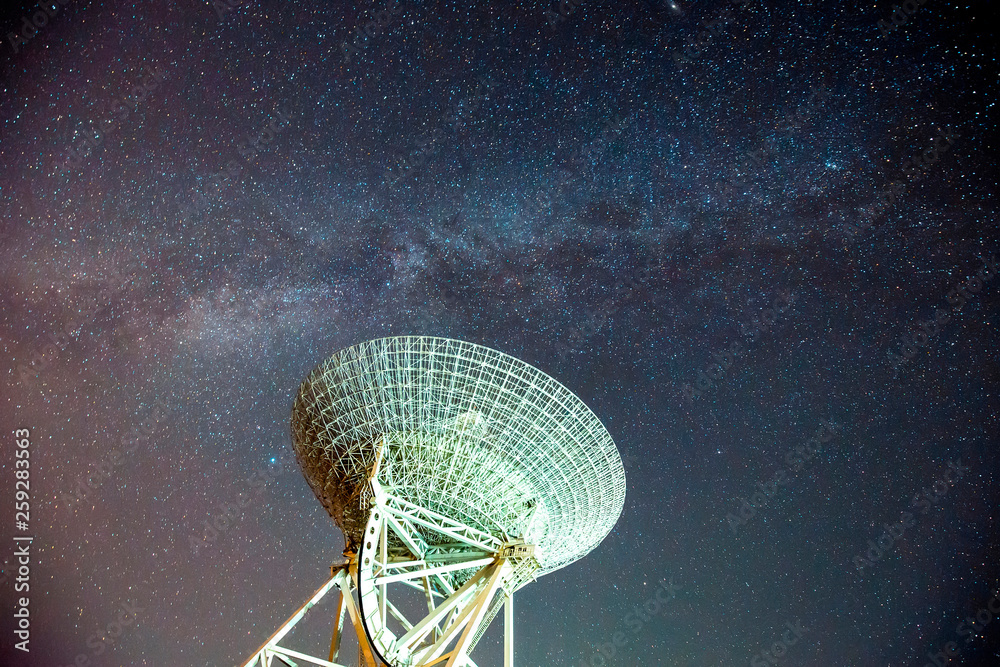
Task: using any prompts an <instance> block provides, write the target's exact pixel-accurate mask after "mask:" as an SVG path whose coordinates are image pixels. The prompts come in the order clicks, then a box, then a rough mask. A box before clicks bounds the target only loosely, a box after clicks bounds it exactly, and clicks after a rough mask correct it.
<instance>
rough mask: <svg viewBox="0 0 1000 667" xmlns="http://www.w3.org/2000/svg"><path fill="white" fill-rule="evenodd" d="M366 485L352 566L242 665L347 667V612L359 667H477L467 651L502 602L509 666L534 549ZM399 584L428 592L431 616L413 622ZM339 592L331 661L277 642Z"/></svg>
mask: <svg viewBox="0 0 1000 667" xmlns="http://www.w3.org/2000/svg"><path fill="white" fill-rule="evenodd" d="M370 483H371V487H372V488H371V491H372V497H373V504H372V512H371V515H370V516H371V518H370V520H369V523H368V526H367V528H366V531H365V537H366V540H365V542H364V545H363V548H362V549H361V551H360V552H359V553H358V554H357V555H356V556H354V557H352V558H351V559H350V560H349V561H348V562H347V563H344V564H342V565H339V566H334V567H332V568H331V577H330V579H329V580H328V581H327V582H326V583H325V584H323V586H322V587H320V589H319V590H317V591H316V593H314V594H313V596H312V597H311V598H310V599H309V601H308V602H306V604H305V605H303V606H302V607H300V608H299V609H298V610H297V611H296V612H295V613H294V614H292V616H291V617H290V618H289V619H288V620H287V621H285V623H284V624H282V626H281V627H280V628H279V629H278V630H277V631H276V632H275V633H274V634H273V635H271V637H270V638H268V640H267V641H266V642H265V643H264V644H263V645H262V646H261V647H260V648H259V649H257V651H255V652H254V654H253V656H251V657H250V658H249V659H248V660H247V661H246V662H245V663H243V665H244V667H275V664H276V661H277V664H287V665H290V666H291V667H299V661H301V662H302V663H303V664H311V665H319V666H320V667H346V666H345V665H343V664H342V663H340V662H335V661H337V660H339V659H340V647H341V638H342V637H343V631H344V618H345V612H346V615H347V616H348V617H350V619H351V625H352V626H353V627H354V630H355V634H356V636H357V639H358V646H359V656H358V657H359V662H360V664H361V665H363V667H376V666H377V665H383V664H386V665H392V666H393V667H432V666H433V665H441V666H442V667H477V665H476V663H475V662H474V661H473V660H472V658H471V657H470V656H469V654H470V653H471V651H472V649H473V648H475V645H476V643H477V642H478V641H479V639H480V638H481V637H482V635H483V633H484V632H485V630H486V628H487V627H488V626H489V624H490V623H491V621H492V620H493V618H494V616H495V615H496V613H497V612H498V611H499V608H500V607H501V606H503V607H504V667H513V665H514V633H513V623H514V616H513V604H514V592H515V591H516V590H518V589H519V588H521V587H523V586H525V585H527V584H528V583H529V582H530V581H532V580H533V579H534V574H535V573H536V572H537V570H538V561H537V560H535V558H534V548H533V545H527V544H524V543H523V542H514V543H500V542H499V541H498V540H496V539H495V538H494V537H493V536H491V535H489V534H486V533H483V532H481V531H478V530H477V529H475V528H473V527H471V526H465V525H462V524H459V523H457V522H455V521H451V520H449V519H448V518H447V517H444V516H441V515H438V514H436V513H435V512H433V511H432V510H428V509H427V508H422V507H419V506H416V505H414V504H413V503H409V502H408V501H406V500H403V499H401V498H397V497H395V496H393V495H392V494H390V493H387V492H386V491H384V490H383V488H382V486H381V484H380V483H379V482H378V481H377V480H375V479H372V480H371V482H370ZM435 537H436V539H435ZM470 572H471V573H472V574H471V576H468V573H470ZM418 582H419V583H418ZM458 582H462V583H461V584H460V585H459V583H458ZM395 584H398V585H402V586H405V587H409V588H413V589H416V590H419V591H421V592H422V593H423V595H424V599H425V602H426V604H427V613H426V614H425V615H424V616H423V617H422V618H419V619H418V618H408V617H407V615H406V614H404V613H403V612H402V611H401V610H400V608H399V607H398V606H397V604H396V603H394V601H393V598H394V595H393V590H392V588H391V586H392V585H395ZM334 588H336V589H338V590H339V592H340V599H339V601H338V604H337V606H336V610H335V612H334V617H333V618H334V625H333V636H332V637H331V640H330V652H329V655H328V657H327V658H326V659H324V658H320V657H318V656H313V655H308V654H306V653H303V652H301V651H296V650H293V649H289V648H287V647H283V646H281V645H280V642H281V641H282V640H283V639H284V638H285V637H286V636H287V635H288V634H289V633H290V632H291V631H292V629H293V628H294V627H295V625H296V624H298V623H299V621H301V620H302V619H303V618H304V617H305V615H306V612H308V611H309V610H310V609H311V608H313V607H314V606H315V605H316V604H317V603H319V602H320V601H321V600H322V599H323V597H325V596H326V595H327V594H328V593H329V592H330V591H331V590H332V589H334ZM355 596H357V597H355ZM390 618H392V619H394V620H395V622H396V623H397V624H398V626H399V627H401V628H402V632H401V634H399V635H397V633H396V632H394V631H393V630H392V628H391V627H390V625H389V619H390Z"/></svg>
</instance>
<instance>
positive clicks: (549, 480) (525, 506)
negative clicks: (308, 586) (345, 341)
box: [245, 336, 625, 667]
mask: <svg viewBox="0 0 1000 667" xmlns="http://www.w3.org/2000/svg"><path fill="white" fill-rule="evenodd" d="M292 440H293V443H294V446H295V452H296V456H297V458H298V461H299V463H300V465H301V466H302V469H303V472H304V474H305V477H306V480H307V481H308V483H309V485H310V486H311V487H312V489H313V491H314V492H315V494H316V497H317V498H318V499H319V500H320V502H321V503H322V504H323V506H324V507H325V508H326V510H327V512H329V513H330V516H331V517H333V519H334V521H335V522H336V523H337V525H338V526H340V528H341V529H342V530H343V532H344V535H345V540H346V544H347V547H346V549H345V552H344V555H345V556H346V557H347V559H348V562H347V563H344V564H342V565H340V566H337V567H335V568H333V572H332V577H331V579H330V581H328V582H327V584H326V585H325V586H324V588H321V589H320V591H317V594H316V595H315V596H314V598H313V600H311V602H310V603H307V605H306V606H305V607H303V608H302V609H300V611H299V612H297V615H296V616H293V617H292V618H291V619H289V622H288V623H286V625H285V626H283V628H282V629H281V630H279V631H278V633H275V635H274V636H272V638H271V640H269V642H268V643H266V644H265V645H264V646H262V647H261V649H259V650H258V652H257V653H256V654H255V655H254V657H253V658H251V659H250V661H248V662H247V663H245V664H246V665H253V664H256V662H257V661H258V659H259V660H260V664H262V665H265V664H270V663H269V662H267V660H268V659H269V658H268V656H269V655H270V656H275V657H281V656H286V657H292V658H295V659H299V660H302V659H310V658H309V656H306V655H304V654H302V653H298V652H295V651H288V649H283V648H282V647H280V646H278V645H277V644H278V640H280V639H281V637H283V636H284V634H285V633H287V632H288V630H290V629H291V625H294V622H295V621H297V620H298V618H301V615H302V614H304V612H305V610H307V609H308V608H309V607H310V606H311V605H312V604H315V601H317V600H318V599H319V598H321V597H322V596H323V595H325V593H326V591H328V590H330V588H331V587H332V586H337V587H338V588H339V589H340V591H341V605H340V612H339V616H340V618H339V621H338V622H337V625H336V626H335V632H334V638H333V641H332V642H331V650H330V657H329V660H328V661H323V660H319V659H311V660H313V664H319V665H328V666H329V665H334V666H336V665H338V664H339V663H335V662H333V660H334V659H335V658H336V653H337V651H338V650H339V644H340V628H341V627H342V625H343V614H344V608H345V607H346V610H347V612H349V613H350V616H351V620H352V623H353V624H354V626H355V630H356V631H357V634H358V637H359V644H360V649H359V651H360V654H361V659H362V661H363V664H366V665H373V666H374V665H376V664H378V663H376V662H375V660H376V659H378V660H380V661H381V662H382V663H385V664H387V665H391V666H392V667H426V666H430V665H436V664H442V665H445V666H446V667H463V666H466V665H473V666H474V665H475V663H474V662H473V661H472V659H471V658H470V657H469V654H470V653H471V651H472V648H473V647H474V646H475V644H476V642H477V641H478V640H479V638H480V637H481V636H482V633H483V632H484V631H485V629H486V627H487V626H488V625H489V623H490V622H491V621H492V619H493V618H494V616H495V615H496V614H497V612H498V611H499V609H500V607H501V606H503V605H504V604H506V611H505V626H506V632H505V665H508V666H510V665H512V664H513V628H512V622H513V593H514V591H515V590H517V589H518V588H520V587H522V586H524V585H526V584H527V583H528V582H530V581H531V580H533V579H535V578H537V577H539V576H541V575H543V574H547V573H549V572H552V571H554V570H557V569H559V568H561V567H565V566H566V565H568V564H570V563H572V562H573V561H575V560H578V559H580V558H582V557H583V556H585V555H586V554H587V553H589V552H590V551H591V550H593V549H594V548H595V547H596V546H597V545H598V544H599V543H600V542H601V541H602V540H603V539H604V537H605V536H606V535H607V534H608V533H609V532H610V531H611V529H612V527H613V526H614V524H615V522H616V521H617V520H618V517H619V516H620V514H621V511H622V507H623V505H624V501H625V472H624V469H623V467H622V461H621V457H620V456H619V454H618V450H617V448H616V447H615V444H614V442H613V441H612V439H611V436H610V435H609V434H608V432H607V429H605V428H604V426H603V425H602V424H601V422H600V420H599V419H598V418H597V417H596V416H595V415H594V413H593V412H591V410H590V409H589V408H588V407H587V406H586V405H584V403H583V402H582V401H581V400H580V399H579V398H577V397H576V396H575V395H573V393H572V392H570V391H569V390H568V389H566V387H564V386H563V385H562V384H560V383H559V382H557V381H556V380H554V379H552V378H551V377H549V376H548V375H546V374H545V373H543V372H542V371H540V370H538V369H537V368H534V367H533V366H530V365H528V364H526V363H524V362H523V361H520V360H518V359H515V358H514V357H511V356H509V355H506V354H504V353H502V352H498V351H496V350H492V349H490V348H487V347H483V346H481V345H475V344H472V343H467V342H462V341H457V340H451V339H446V338H433V337H422V336H404V337H396V338H381V339H378V340H372V341H368V342H365V343H361V344H359V345H355V346H353V347H349V348H346V349H344V350H341V351H340V352H337V353H336V354H334V355H333V356H332V357H330V358H329V359H327V360H326V361H324V362H323V363H322V364H320V365H319V366H318V367H317V368H316V369H315V370H313V371H312V373H310V374H309V376H308V377H307V378H306V380H305V381H304V382H303V383H302V385H301V387H300V388H299V392H298V395H297V397H296V399H295V404H294V407H293V410H292ZM355 592H356V594H357V597H355Z"/></svg>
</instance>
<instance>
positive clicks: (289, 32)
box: [0, 0, 1000, 667]
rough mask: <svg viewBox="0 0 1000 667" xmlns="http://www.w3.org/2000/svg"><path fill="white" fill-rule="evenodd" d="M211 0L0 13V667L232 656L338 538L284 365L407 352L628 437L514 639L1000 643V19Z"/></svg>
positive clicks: (519, 620) (813, 649)
mask: <svg viewBox="0 0 1000 667" xmlns="http://www.w3.org/2000/svg"><path fill="white" fill-rule="evenodd" d="M233 3H234V4H233V5H232V6H230V5H229V4H228V3H227V2H226V0H214V1H213V2H203V1H199V0H177V2H146V3H136V4H135V5H132V4H128V3H125V2H98V1H96V0H66V2H65V4H63V2H62V0H56V2H55V4H54V5H51V6H50V9H49V11H50V13H51V14H52V16H51V17H49V16H47V15H45V14H44V12H43V10H41V9H39V6H38V5H36V4H27V3H26V4H22V5H21V6H15V7H9V6H8V7H6V8H5V10H4V11H5V13H4V14H3V16H2V20H0V35H2V37H3V39H2V43H0V236H2V238H0V306H2V311H0V344H2V348H3V355H2V359H3V362H4V363H3V366H2V367H0V370H3V372H4V373H5V375H4V378H3V380H4V382H3V388H2V390H0V392H2V393H0V399H2V400H0V419H2V424H3V433H2V437H3V441H2V447H0V451H2V456H0V505H2V507H3V510H2V511H0V517H2V519H0V528H2V534H0V537H2V540H0V542H2V544H3V546H2V547H0V561H2V563H3V575H2V576H0V591H2V593H0V599H2V600H3V605H2V610H0V614H2V615H0V664H2V665H4V666H6V665H12V666H14V665H16V666H22V665H24V666H30V667H34V666H36V665H37V666H44V667H65V666H67V665H74V664H75V665H77V666H78V667H88V666H90V665H93V666H95V667H110V666H112V665H125V666H132V665H134V666H145V667H153V666H155V667H184V666H192V667H230V666H231V665H234V664H237V663H239V662H242V660H244V659H245V658H246V657H247V656H249V655H250V654H251V653H252V652H253V651H254V650H255V649H256V648H257V647H258V646H259V645H260V644H261V643H262V642H263V641H264V640H265V639H266V638H267V637H268V636H269V635H270V634H271V633H272V632H273V631H274V630H275V629H276V628H277V627H278V625H279V624H280V623H281V622H282V621H283V620H284V619H285V618H287V617H288V616H289V615H290V614H291V613H292V612H293V611H294V610H295V609H296V608H297V607H298V606H299V605H301V604H302V603H303V602H305V600H306V599H307V597H308V595H309V594H310V593H311V592H312V591H314V590H315V589H316V588H318V587H319V586H320V585H321V584H322V583H323V582H324V581H325V579H326V577H327V576H328V573H329V569H328V568H329V565H330V563H331V562H333V561H335V560H339V558H340V555H341V550H342V549H343V538H342V535H341V533H340V532H339V530H338V529H337V528H336V526H335V525H334V524H333V522H332V520H331V519H330V518H329V517H328V516H327V514H326V512H325V511H324V510H323V508H322V507H321V505H320V504H319V502H317V500H316V499H315V497H314V496H313V493H312V491H311V490H310V489H309V487H308V486H307V484H306V482H305V479H304V478H303V476H302V474H301V472H300V471H299V469H298V468H297V466H296V464H295V463H294V461H293V460H292V459H291V456H290V450H291V444H290V432H289V418H290V412H291V405H292V399H293V397H294V395H295V392H296V391H297V390H298V386H299V383H300V382H301V381H302V379H303V378H304V377H305V376H306V374H307V373H308V372H309V371H310V370H311V369H312V368H313V367H315V366H316V365H317V364H318V363H320V362H321V361H322V360H323V359H325V358H326V357H328V356H329V355H330V354H332V353H333V352H335V351H337V350H339V349H342V348H344V347H347V346H349V345H353V344H355V343H359V342H361V341H364V340H368V339H372V338H377V337H381V336H388V335H405V334H426V335H437V336H446V337H450V338H458V339H463V340H468V341H471V342H475V343H479V344H482V345H486V346H489V347H493V348H496V349H498V350H501V351H503V352H506V353H508V354H511V355H513V356H515V357H518V358H520V359H523V360H525V361H526V362H528V363H530V364H533V365H535V366H537V367H538V368H540V369H542V370H543V371H545V372H546V373H548V374H550V375H552V376H553V377H555V378H556V379H558V380H559V381H560V382H562V383H563V384H565V385H566V386H567V387H568V388H570V389H571V390H572V391H574V392H576V393H577V394H578V395H579V396H580V397H581V398H582V399H583V400H584V401H585V402H586V403H587V405H589V406H590V407H591V409H592V410H593V411H594V412H595V413H596V414H597V416H598V417H599V418H600V419H601V420H602V421H603V422H604V424H605V425H606V426H607V428H608V430H609V432H610V433H611V435H612V437H613V438H614V440H615V442H616V443H617V445H618V448H619V450H620V452H621V454H622V458H623V460H624V463H625V470H626V476H627V480H628V490H627V494H626V499H625V508H624V511H623V513H622V516H621V518H620V520H619V521H618V524H617V525H616V527H615V529H614V530H613V531H612V532H611V534H609V535H608V537H607V538H606V539H605V541H604V542H603V543H602V544H601V545H600V546H599V547H598V548H597V549H596V550H595V551H593V552H592V553H590V554H589V555H588V556H587V557H585V558H584V559H582V560H580V561H578V562H576V563H574V564H572V565H570V566H568V567H566V568H564V569H562V570H559V571H557V572H554V573H552V574H550V575H547V576H545V577H542V578H541V579H540V580H539V581H538V582H537V583H535V584H532V585H530V586H528V587H527V588H525V589H524V590H523V591H521V592H520V593H519V594H518V597H517V601H518V606H517V613H516V628H517V636H518V654H517V655H518V658H517V660H518V664H519V665H522V666H525V667H547V666H554V667H581V666H587V665H589V666H591V667H601V666H602V665H622V666H624V665H630V666H631V665H663V666H667V665H671V666H673V665H699V666H700V665H705V666H711V665H727V666H728V665H734V666H737V665H738V666H747V665H749V666H751V667H758V666H759V665H770V666H774V665H789V666H792V665H795V666H821V667H830V666H838V667H840V666H867V665H872V666H876V665H878V666H883V665H885V666H897V665H898V666H914V667H922V666H923V665H925V664H931V665H934V664H935V663H934V662H931V659H930V658H929V657H928V656H929V654H931V655H933V654H936V653H938V652H941V651H944V650H945V649H946V647H951V649H952V655H951V656H950V657H949V656H945V654H944V653H942V654H941V655H942V656H945V657H939V658H937V659H936V660H937V661H938V663H939V664H940V665H943V664H946V663H947V664H949V665H967V666H980V665H1000V599H998V597H997V596H998V594H1000V590H998V586H1000V529H998V521H1000V508H998V501H1000V493H998V492H997V482H996V480H995V477H996V475H997V473H998V469H1000V429H998V422H1000V419H998V410H1000V400H998V391H1000V352H998V347H997V343H998V336H997V326H998V324H1000V279H996V278H995V276H996V273H997V272H998V271H1000V238H998V237H1000V235H998V234H997V231H996V230H997V213H998V202H997V180H998V179H997V176H998V170H997V166H996V160H997V150H996V148H997V144H996V142H997V134H996V132H995V131H994V126H995V124H996V122H997V117H998V109H997V106H996V97H997V91H998V87H1000V86H998V78H1000V74H998V73H1000V65H998V62H997V51H998V35H997V30H996V25H998V24H997V15H998V13H1000V12H997V11H996V9H994V7H995V5H994V7H991V4H990V3H988V2H974V3H971V2H970V3H962V2H952V1H947V0H927V1H926V2H923V4H920V3H918V2H917V0H906V1H905V2H903V3H902V6H899V5H894V4H893V3H892V2H890V1H889V0H879V1H878V2H868V3H862V4H853V3H834V2H809V1H805V0H803V1H801V2H793V1H789V0H745V1H744V0H736V1H735V2H734V1H733V0H707V1H703V2H689V1H687V0H675V2H670V1H669V0H668V1H666V2H654V1H652V0H636V1H634V2H621V3H611V2H598V1H597V0H574V1H573V2H570V1H569V0H563V1H562V2H556V1H555V0H553V1H552V2H548V1H541V2H521V3H501V2H494V3H467V2H462V3H458V2H431V1H430V0H424V1H419V0H399V2H397V3H393V1H392V0H385V1H382V0H379V1H378V2H376V3H374V4H371V3H367V2H364V3H361V5H362V6H358V7H355V6H353V5H348V4H347V3H340V2H334V1H331V0H319V1H312V2H305V1H298V2H277V1H274V0H243V1H242V2H236V0H233ZM43 4H44V3H43ZM991 10H992V11H991ZM39 12H42V13H41V14H39ZM32 17H34V20H35V21H36V24H37V25H39V26H40V27H36V26H33V25H32V24H31V21H32ZM990 25H993V26H994V27H993V28H990V27H989V26H990ZM366 27H367V33H366V32H365V30H366ZM19 429H26V430H27V431H28V437H27V438H24V437H23V436H24V432H23V431H20V430H19ZM19 440H26V441H28V444H27V446H26V447H24V449H27V450H28V451H29V452H30V456H29V458H28V460H29V461H30V466H29V467H28V468H24V467H23V466H22V467H18V466H17V461H18V460H20V459H17V458H16V455H15V452H17V451H20V450H21V449H22V447H21V446H20V445H19V444H18V443H19ZM24 469H28V470H30V501H29V502H30V522H29V526H28V527H27V529H24V528H19V527H18V526H17V525H16V524H15V500H16V498H15V496H16V489H15V480H16V473H17V471H19V470H24ZM213 522H214V524H215V526H224V529H221V530H217V529H215V528H213V527H212V524H213ZM29 535H30V536H32V537H33V538H34V539H33V541H31V542H30V543H29V544H30V554H31V555H30V577H29V582H28V583H29V585H30V593H29V595H30V604H29V607H28V608H29V610H30V653H24V652H22V651H19V650H17V649H15V648H14V644H15V643H16V642H18V641H20V640H19V639H18V637H17V636H16V635H15V634H14V630H15V623H16V619H15V618H14V613H15V610H16V609H17V602H16V601H17V598H19V597H21V596H22V595H24V593H17V594H15V592H14V585H15V583H16V578H17V576H18V571H17V567H18V565H17V557H16V556H15V549H17V548H18V547H19V545H23V544H25V543H26V542H24V541H20V542H15V541H14V540H13V539H12V538H13V537H15V536H29ZM661 586H664V587H669V588H670V590H671V592H670V594H668V595H666V596H665V597H666V598H668V599H669V602H667V603H665V604H662V605H661V604H660V603H659V602H657V601H656V593H657V590H658V589H660V587H661ZM660 590H661V591H662V590H666V589H665V588H664V589H660ZM661 597H664V596H662V595H661ZM991 608H992V610H993V611H990V609H991ZM322 613H323V609H320V610H317V612H316V614H317V618H319V620H318V621H315V626H314V627H313V626H308V627H306V628H304V630H303V636H302V645H303V646H304V645H306V644H308V642H309V641H311V640H313V639H315V640H317V641H318V642H319V643H320V645H322V639H323V636H324V634H325V633H326V637H327V642H328V641H329V640H328V632H329V620H328V617H323V616H321V615H322ZM977 616H978V619H979V620H976V618H977ZM966 619H968V620H966ZM494 625H495V626H496V627H494V628H493V629H492V630H491V631H490V633H488V634H487V636H486V637H485V638H484V639H483V641H482V642H481V644H480V646H479V647H478V648H477V650H476V652H475V653H474V654H473V655H474V657H475V658H476V660H477V662H478V664H479V665H480V667H490V666H499V665H500V664H502V650H500V644H499V638H500V633H499V632H498V629H499V627H500V623H499V622H496V623H495V624H494ZM616 633H618V634H616ZM615 637H617V638H618V639H617V641H615ZM949 642H953V643H952V644H949ZM291 643H292V644H294V642H291ZM601 650H603V653H601V652H599V651H601ZM764 652H766V655H765V653H764ZM350 655H351V654H350V653H349V654H348V656H350Z"/></svg>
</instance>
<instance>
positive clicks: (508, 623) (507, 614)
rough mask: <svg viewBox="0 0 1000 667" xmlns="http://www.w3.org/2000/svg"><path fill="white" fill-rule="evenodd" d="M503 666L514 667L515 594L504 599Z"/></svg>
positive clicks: (509, 594) (507, 594)
mask: <svg viewBox="0 0 1000 667" xmlns="http://www.w3.org/2000/svg"><path fill="white" fill-rule="evenodd" d="M503 667H514V594H513V593H505V594H504V600H503Z"/></svg>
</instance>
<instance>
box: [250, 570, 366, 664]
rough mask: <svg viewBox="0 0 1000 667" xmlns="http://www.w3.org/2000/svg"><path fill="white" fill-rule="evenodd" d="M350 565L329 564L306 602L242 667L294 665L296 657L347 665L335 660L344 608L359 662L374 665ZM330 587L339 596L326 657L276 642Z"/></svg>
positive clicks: (321, 662)
mask: <svg viewBox="0 0 1000 667" xmlns="http://www.w3.org/2000/svg"><path fill="white" fill-rule="evenodd" d="M352 568H353V563H351V564H344V565H339V566H334V567H331V568H330V570H331V576H330V579H329V580H328V581H327V582H326V583H325V584H323V585H322V586H321V587H320V588H319V590H317V591H316V592H315V593H314V594H313V596H312V597H311V598H309V601H308V602H306V603H305V604H304V605H302V606H301V607H299V609H298V610H297V611H296V612H295V613H294V614H292V615H291V616H290V617H289V619H288V620H287V621H285V622H284V623H283V624H282V625H281V627H279V628H278V630H277V631H276V632H275V633H274V634H273V635H271V636H270V637H269V638H268V640H267V641H266V642H264V645H263V646H261V647H260V648H259V649H257V650H256V651H255V652H254V654H253V656H251V658H250V659H249V660H247V661H246V662H244V663H243V667H257V666H259V667H278V666H279V665H280V666H281V667H284V666H285V665H290V666H291V667H298V666H299V662H296V661H303V662H304V663H305V664H309V665H319V666H320V667H347V666H346V665H343V664H341V663H339V662H335V661H336V660H338V659H339V658H338V655H339V653H340V640H341V638H342V637H343V632H344V615H345V612H347V614H348V615H349V616H350V617H351V622H352V624H353V625H354V627H355V631H356V632H357V634H358V645H359V647H360V653H361V664H362V665H364V667H376V663H375V657H374V655H373V654H372V649H371V646H370V645H369V644H368V641H367V638H366V636H365V633H364V630H363V628H362V627H361V617H360V615H359V614H358V608H357V605H356V604H355V601H354V596H353V594H352V593H353V591H354V590H355V588H356V587H355V585H354V581H353V577H352V576H351V573H350V570H351V569H352ZM334 588H336V589H337V591H338V592H339V593H340V599H339V600H338V601H337V606H336V611H335V614H334V626H333V637H332V638H331V640H330V654H329V656H328V658H327V659H323V658H319V657H316V656H311V655H306V654H305V653H301V652H299V651H293V650H292V649H289V648H284V647H282V646H279V645H278V643H279V642H280V641H281V640H282V639H284V638H285V636H286V635H287V634H288V633H289V632H291V631H292V629H293V628H294V627H295V625H296V624H297V623H298V622H299V621H301V620H302V619H303V618H304V617H305V615H306V612H308V611H309V610H310V609H312V608H313V607H314V606H316V604H318V603H319V602H320V600H322V599H323V598H324V597H325V596H326V595H327V593H329V592H330V591H331V590H333V589H334Z"/></svg>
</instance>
